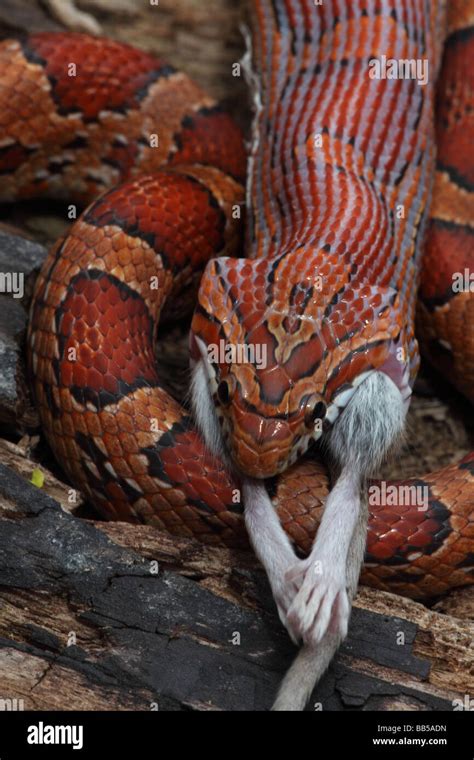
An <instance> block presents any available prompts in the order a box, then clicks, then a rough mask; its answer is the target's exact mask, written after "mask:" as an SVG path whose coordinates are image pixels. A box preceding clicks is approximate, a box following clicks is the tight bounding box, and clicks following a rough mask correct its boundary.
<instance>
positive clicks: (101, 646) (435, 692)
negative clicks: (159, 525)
mask: <svg viewBox="0 0 474 760" xmlns="http://www.w3.org/2000/svg"><path fill="white" fill-rule="evenodd" d="M0 600H1V613H0V645H1V649H0V682H1V684H2V687H1V689H2V694H0V697H3V698H16V699H23V700H24V704H25V707H26V708H28V707H29V708H33V709H86V708H88V709H96V710H102V709H104V710H105V709H127V708H128V709H130V708H132V709H138V710H150V709H154V708H153V706H154V705H155V704H158V705H159V708H160V709H162V710H179V709H205V710H209V709H212V710H264V709H268V707H269V706H270V704H271V701H272V697H273V695H274V693H275V690H276V688H277V684H278V681H279V679H280V678H281V676H282V674H283V672H284V670H285V668H286V667H287V666H288V664H289V662H290V661H291V658H292V656H293V655H294V652H295V650H294V648H293V646H292V645H291V644H290V642H289V641H288V639H287V636H286V635H285V633H284V631H283V630H282V628H281V625H280V623H279V621H278V619H277V616H276V615H275V612H274V609H273V603H272V600H271V595H270V593H269V590H268V588H267V585H266V581H265V578H264V575H263V573H262V571H261V570H260V569H259V568H258V566H257V564H256V561H255V559H254V558H253V557H252V555H251V554H246V553H236V552H233V551H231V550H223V549H217V548H211V547H203V546H201V545H199V544H198V543H197V542H195V541H193V540H190V539H184V538H181V539H176V538H171V537H169V536H166V535H164V534H160V533H159V532H157V531H156V530H154V529H153V528H151V527H148V526H131V525H127V524H120V523H119V524H106V523H100V522H90V521H87V520H83V519H79V518H77V517H74V516H72V515H70V514H68V513H67V512H64V511H63V510H62V509H61V507H60V506H59V504H58V503H56V502H55V501H54V500H53V499H51V497H49V496H47V495H46V494H44V493H43V492H42V491H41V490H39V489H36V488H35V487H34V486H32V485H30V484H28V483H26V482H25V481H24V480H23V479H22V478H21V477H20V476H18V475H17V474H16V473H13V472H12V471H11V470H9V469H8V468H6V467H4V466H3V465H0ZM473 634H474V623H473V622H472V621H469V620H464V621H462V620H460V619H459V618H456V617H453V616H451V615H443V614H440V613H438V612H433V611H429V610H427V609H426V608H425V607H423V606H422V605H420V604H418V603H415V602H411V601H409V600H403V599H400V598H398V597H395V596H392V595H390V594H384V593H377V592H374V591H370V590H367V589H364V590H362V591H361V593H360V594H359V597H358V600H357V605H356V608H355V611H354V615H353V618H352V624H351V630H350V636H349V639H348V640H347V642H346V643H345V645H344V646H343V648H342V650H341V652H340V654H339V656H338V657H337V659H336V661H335V663H334V664H333V665H332V667H331V668H330V671H329V672H328V674H327V676H326V677H325V679H324V680H323V682H322V683H321V684H320V686H319V687H318V689H317V690H316V692H315V694H314V695H313V698H312V700H311V704H310V707H309V709H320V708H321V707H322V709H325V710H334V709H336V710H337V709H342V708H349V707H351V708H359V709H360V708H364V709H395V708H400V707H403V709H412V710H420V709H430V710H439V709H451V708H452V704H451V703H452V700H453V699H456V698H458V699H462V698H464V694H466V693H467V694H469V693H471V692H472V689H473V687H474V683H473V674H472V648H471V647H472V638H473Z"/></svg>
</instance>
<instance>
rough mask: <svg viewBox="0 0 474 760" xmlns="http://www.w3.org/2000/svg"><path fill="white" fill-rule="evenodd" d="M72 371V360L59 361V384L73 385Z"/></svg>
mask: <svg viewBox="0 0 474 760" xmlns="http://www.w3.org/2000/svg"><path fill="white" fill-rule="evenodd" d="M73 380H74V371H73V363H72V362H62V363H61V384H62V385H64V386H66V387H70V386H71V385H73Z"/></svg>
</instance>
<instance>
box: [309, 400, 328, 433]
mask: <svg viewBox="0 0 474 760" xmlns="http://www.w3.org/2000/svg"><path fill="white" fill-rule="evenodd" d="M325 416H326V404H325V403H324V401H321V396H319V395H318V394H317V393H313V394H312V395H311V396H310V397H309V398H308V400H307V402H306V408H305V414H304V424H305V425H306V427H307V428H314V425H315V423H316V420H323V419H324V418H325Z"/></svg>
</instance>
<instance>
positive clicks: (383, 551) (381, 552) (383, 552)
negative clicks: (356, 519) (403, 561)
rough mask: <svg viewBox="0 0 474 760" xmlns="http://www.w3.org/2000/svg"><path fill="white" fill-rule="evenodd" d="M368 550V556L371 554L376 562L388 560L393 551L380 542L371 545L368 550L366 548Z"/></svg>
mask: <svg viewBox="0 0 474 760" xmlns="http://www.w3.org/2000/svg"><path fill="white" fill-rule="evenodd" d="M368 549H369V551H370V554H373V555H374V557H377V559H378V560H384V559H390V557H392V556H393V549H392V548H391V547H390V546H388V545H387V544H386V543H384V542H382V541H379V542H377V543H376V544H373V546H371V547H370V548H369V547H368Z"/></svg>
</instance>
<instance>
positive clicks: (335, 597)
mask: <svg viewBox="0 0 474 760" xmlns="http://www.w3.org/2000/svg"><path fill="white" fill-rule="evenodd" d="M302 564H303V565H304V566H303V567H301V566H295V567H294V568H291V569H290V570H288V571H287V573H286V575H285V581H286V582H287V584H288V585H289V586H290V585H291V586H292V587H294V586H295V585H296V586H297V587H298V589H299V590H298V593H297V594H296V595H295V596H294V598H293V601H292V603H291V605H290V607H289V609H288V612H287V620H288V626H287V627H289V628H291V630H292V631H293V635H296V636H297V637H298V638H302V639H303V641H304V643H305V644H307V645H309V646H315V645H316V644H318V643H319V642H320V641H321V639H322V638H323V636H324V634H325V633H326V631H328V630H329V631H330V632H331V633H334V634H336V635H339V636H340V637H341V638H345V636H346V635H347V628H348V624H349V616H350V609H351V608H350V604H349V599H348V596H347V590H346V578H345V575H338V574H337V573H336V572H331V571H326V572H325V571H323V569H322V568H323V567H324V565H325V564H326V563H322V562H318V561H315V560H314V559H312V560H311V561H310V562H305V563H302Z"/></svg>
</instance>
